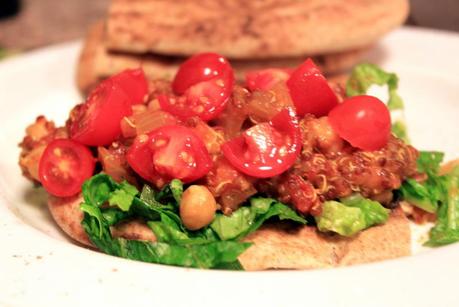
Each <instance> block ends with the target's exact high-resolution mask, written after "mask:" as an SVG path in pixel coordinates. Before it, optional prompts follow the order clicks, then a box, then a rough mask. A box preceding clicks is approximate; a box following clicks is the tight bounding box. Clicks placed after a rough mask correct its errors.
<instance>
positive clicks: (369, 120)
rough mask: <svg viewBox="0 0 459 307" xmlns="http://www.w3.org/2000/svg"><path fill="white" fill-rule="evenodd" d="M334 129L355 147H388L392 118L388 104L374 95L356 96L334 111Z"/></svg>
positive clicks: (365, 148) (332, 114)
mask: <svg viewBox="0 0 459 307" xmlns="http://www.w3.org/2000/svg"><path fill="white" fill-rule="evenodd" d="M328 120H329V121H330V124H331V126H332V127H333V129H334V130H335V131H336V133H338V135H339V136H340V137H341V138H343V139H344V140H346V141H348V142H349V143H350V144H351V145H352V146H354V147H357V148H360V149H363V150H378V149H381V148H382V147H384V146H385V145H386V144H387V141H388V140H389V136H390V128H391V119H390V113H389V110H388V109H387V107H386V105H385V104H384V103H383V102H382V101H381V100H379V99H378V98H376V97H373V96H366V95H362V96H354V97H351V98H348V99H346V100H345V101H344V102H343V103H341V104H339V105H338V106H336V107H335V108H334V109H333V110H331V112H330V114H329V115H328Z"/></svg>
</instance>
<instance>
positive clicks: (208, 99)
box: [158, 53, 234, 121]
mask: <svg viewBox="0 0 459 307" xmlns="http://www.w3.org/2000/svg"><path fill="white" fill-rule="evenodd" d="M233 86H234V73H233V69H232V68H231V66H230V64H229V63H228V62H227V61H226V60H225V59H224V58H223V57H221V56H219V55H217V54H215V53H203V54H198V55H195V56H193V57H191V58H190V59H188V60H187V61H185V62H184V63H183V64H182V65H181V66H180V68H179V71H178V73H177V75H176V77H175V79H174V82H173V89H174V92H175V93H176V94H177V95H178V96H166V95H160V96H158V100H159V104H160V106H161V108H162V109H163V110H164V111H167V112H169V113H171V114H173V115H175V116H177V117H179V118H181V119H188V118H190V117H194V116H197V117H199V118H201V119H202V120H204V121H208V120H211V119H213V118H216V117H217V116H218V115H219V114H220V113H221V112H222V111H223V109H224V108H225V106H226V104H227V102H228V99H229V98H230V96H231V94H232V91H233Z"/></svg>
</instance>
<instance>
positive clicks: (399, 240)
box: [239, 208, 411, 271]
mask: <svg viewBox="0 0 459 307" xmlns="http://www.w3.org/2000/svg"><path fill="white" fill-rule="evenodd" d="M245 241H249V242H253V243H254V245H253V246H251V247H250V248H249V249H248V250H247V251H246V252H244V254H242V255H241V256H239V261H240V262H241V264H242V266H243V267H244V269H246V270H248V271H256V270H267V269H316V268H329V267H336V266H347V265H354V264H360V263H367V262H374V261H381V260H386V259H392V258H397V257H403V256H409V255H410V254H411V249H410V244H411V233H410V227H409V224H408V219H407V218H406V217H405V215H404V214H403V213H402V212H401V210H400V209H399V208H398V209H395V210H394V211H392V214H391V216H390V218H389V220H388V221H387V222H386V223H385V224H384V225H379V226H374V227H371V228H369V229H367V230H365V231H363V232H360V233H359V234H357V235H355V236H354V237H351V238H343V237H338V236H328V235H324V234H321V233H318V232H317V229H316V228H314V227H310V226H303V227H300V228H296V229H295V230H289V229H288V226H283V227H279V226H273V225H269V226H264V227H263V228H262V229H260V230H258V231H257V232H255V233H253V234H251V235H249V236H248V237H247V238H246V239H245Z"/></svg>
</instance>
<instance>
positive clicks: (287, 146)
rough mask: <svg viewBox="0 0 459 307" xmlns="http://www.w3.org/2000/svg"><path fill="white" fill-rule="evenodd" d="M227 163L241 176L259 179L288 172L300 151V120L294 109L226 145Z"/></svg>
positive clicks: (280, 113)
mask: <svg viewBox="0 0 459 307" xmlns="http://www.w3.org/2000/svg"><path fill="white" fill-rule="evenodd" d="M222 149H223V154H224V155H225V157H226V159H228V161H229V162H230V163H231V164H232V165H233V166H234V167H235V168H236V169H237V170H239V171H240V172H242V173H244V174H247V175H249V176H253V177H258V178H267V177H273V176H276V175H279V174H281V173H283V172H285V171H286V170H287V169H289V168H290V167H291V166H292V165H293V163H295V160H296V159H297V157H298V155H299V154H300V151H301V133H300V129H299V127H298V120H297V119H296V116H295V114H294V112H293V111H292V110H291V109H284V110H282V111H281V112H279V113H278V114H277V115H276V116H274V117H273V119H272V120H271V121H270V122H269V123H261V124H258V125H255V126H253V127H251V128H249V129H248V130H246V131H245V132H244V133H243V134H242V135H241V136H240V137H237V138H235V139H232V140H230V141H228V142H226V143H225V144H223V147H222Z"/></svg>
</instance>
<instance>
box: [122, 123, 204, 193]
mask: <svg viewBox="0 0 459 307" xmlns="http://www.w3.org/2000/svg"><path fill="white" fill-rule="evenodd" d="M126 158H127V161H128V163H129V165H130V166H131V167H132V168H133V169H134V171H136V172H137V173H138V174H139V175H140V176H142V177H143V178H144V179H146V180H148V181H150V182H153V183H155V184H157V182H158V178H163V179H164V180H171V179H174V178H177V179H180V180H182V181H183V182H185V183H187V182H191V181H194V180H196V179H199V178H201V177H202V176H204V175H206V174H207V173H208V172H209V171H210V169H211V167H212V160H211V158H210V156H209V153H208V152H207V149H206V147H205V145H204V143H203V141H201V139H200V138H199V137H198V136H197V135H196V134H195V133H194V132H193V131H192V130H191V129H190V128H187V127H183V126H177V125H172V126H164V127H160V128H158V129H156V130H154V131H152V132H150V133H149V134H148V135H145V134H144V135H140V136H137V138H136V139H135V141H134V144H133V145H132V146H131V148H130V149H129V150H128V153H127V156H126ZM157 185H158V184H157Z"/></svg>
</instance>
